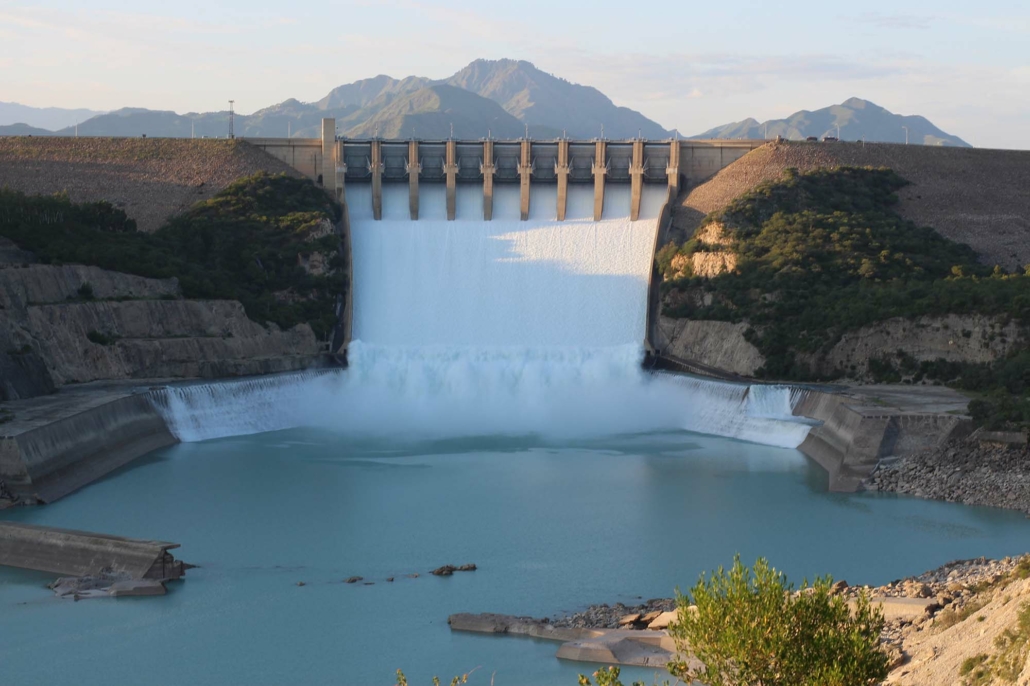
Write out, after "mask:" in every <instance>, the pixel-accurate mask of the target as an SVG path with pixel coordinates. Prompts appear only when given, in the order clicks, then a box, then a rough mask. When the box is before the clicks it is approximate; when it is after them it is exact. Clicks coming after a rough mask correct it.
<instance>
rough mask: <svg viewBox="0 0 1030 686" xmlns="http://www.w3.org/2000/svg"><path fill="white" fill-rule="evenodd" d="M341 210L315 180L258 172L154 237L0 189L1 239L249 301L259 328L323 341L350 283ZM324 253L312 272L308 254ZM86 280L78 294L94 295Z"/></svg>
mask: <svg viewBox="0 0 1030 686" xmlns="http://www.w3.org/2000/svg"><path fill="white" fill-rule="evenodd" d="M340 216H341V209H340V207H339V205H337V204H336V203H334V202H332V201H331V200H330V199H329V198H328V197H327V196H326V195H325V193H324V192H323V191H322V190H321V189H319V188H317V187H316V186H315V185H314V184H312V183H310V182H309V181H307V180H303V179H296V178H293V177H289V176H285V175H279V176H271V175H268V174H264V173H262V174H257V175H255V176H251V177H248V178H245V179H242V180H240V181H237V182H235V183H233V184H232V185H230V186H228V187H227V188H225V189H224V190H223V191H221V192H220V193H218V194H217V195H215V196H214V197H213V198H211V199H210V200H207V201H204V202H200V203H197V204H196V205H194V206H193V207H192V208H191V209H190V210H189V211H188V212H186V213H185V214H183V215H181V216H179V217H176V218H174V219H172V220H171V221H170V222H169V223H168V224H167V225H165V226H164V227H162V228H161V229H159V230H158V231H156V232H154V233H152V234H145V233H141V232H138V231H137V230H136V224H135V222H134V221H133V220H131V219H129V218H128V217H127V216H126V215H125V213H124V212H123V211H121V210H119V209H116V208H114V207H113V206H112V205H111V204H110V203H106V202H98V203H83V204H73V203H72V202H70V201H69V199H68V198H67V196H64V195H57V196H50V197H29V196H26V195H24V194H22V193H16V192H13V191H10V190H0V235H2V236H6V237H7V238H9V239H11V240H12V241H14V242H15V243H16V244H17V245H18V246H19V247H21V248H22V249H25V250H30V251H32V252H34V253H36V255H38V256H39V258H40V260H42V261H43V262H47V263H51V264H61V263H74V264H86V265H95V266H98V267H102V268H104V269H111V270H114V271H119V272H125V273H129V274H137V275H139V276H146V277H152V278H169V277H176V278H178V279H179V283H180V286H181V288H182V292H183V295H184V296H185V297H187V298H194V299H229V300H239V301H240V302H242V303H243V306H244V308H245V309H246V311H247V315H248V316H249V317H250V318H251V319H253V320H254V321H257V322H262V323H263V322H266V321H270V322H274V323H275V324H277V325H279V326H281V327H283V328H288V327H292V326H294V325H296V324H299V323H301V322H307V323H308V324H310V325H311V327H312V329H314V331H315V334H316V335H317V336H319V337H325V336H326V335H328V333H329V332H330V331H331V330H332V328H333V326H334V325H335V322H336V316H335V303H336V298H337V295H338V294H340V293H342V292H343V291H344V289H345V287H346V275H345V274H344V273H343V268H342V260H341V258H340V256H339V254H338V251H337V247H338V239H337V237H336V235H335V234H334V233H333V232H326V231H324V230H323V228H324V226H325V222H326V221H328V222H331V223H332V222H336V221H337V220H339V218H340ZM313 253H321V254H322V255H324V256H326V265H325V266H326V269H327V272H326V273H324V274H320V275H315V274H309V273H308V272H307V271H305V269H304V268H303V267H302V266H301V265H300V263H299V259H300V256H301V255H310V254H313ZM87 285H88V284H84V285H83V287H82V288H80V289H79V297H80V298H82V299H85V300H88V299H90V298H91V297H92V290H93V289H92V287H91V286H90V287H89V288H88V289H87V288H86V287H87Z"/></svg>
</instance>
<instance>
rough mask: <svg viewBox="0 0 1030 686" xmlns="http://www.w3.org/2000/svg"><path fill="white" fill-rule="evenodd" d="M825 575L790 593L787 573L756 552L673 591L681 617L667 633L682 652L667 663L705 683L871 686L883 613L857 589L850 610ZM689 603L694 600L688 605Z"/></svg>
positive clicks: (879, 657) (881, 660)
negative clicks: (692, 660)
mask: <svg viewBox="0 0 1030 686" xmlns="http://www.w3.org/2000/svg"><path fill="white" fill-rule="evenodd" d="M832 584H833V580H832V579H831V578H830V577H823V578H820V579H816V581H815V584H814V585H812V586H809V585H808V584H807V582H806V583H803V584H802V587H801V589H800V590H799V591H798V592H794V587H793V585H792V584H788V583H787V579H786V576H785V575H784V574H783V573H782V572H778V571H776V570H775V569H773V568H772V567H770V566H769V563H768V562H766V561H765V560H764V559H759V560H758V561H757V562H756V563H755V565H754V567H753V568H747V567H745V566H744V565H743V564H741V562H740V556H737V557H736V558H735V559H734V561H733V567H732V568H731V569H730V570H729V571H726V570H724V569H722V568H720V569H718V570H716V571H715V572H713V573H712V574H711V575H710V576H708V577H707V578H706V577H705V576H704V575H702V577H701V579H700V580H699V581H698V583H697V585H695V586H694V588H693V589H692V590H691V591H690V593H689V594H688V595H685V596H684V595H679V594H677V600H678V606H679V618H678V621H677V622H676V623H675V624H673V625H672V626H671V627H670V631H669V633H670V634H671V635H672V636H673V637H674V638H675V639H676V643H677V647H678V648H679V651H680V655H681V656H683V655H686V654H687V653H688V651H689V652H690V653H691V654H692V655H693V656H694V657H696V658H697V659H698V660H700V661H701V663H702V665H703V666H701V667H697V668H691V667H690V666H689V665H688V663H687V662H686V661H685V660H683V659H682V658H681V660H680V661H678V662H673V663H671V664H670V665H669V671H670V673H672V675H673V676H675V677H677V678H679V679H682V680H683V681H684V682H686V683H690V682H691V680H698V681H700V682H702V683H704V684H707V685H708V686H758V685H761V686H778V685H782V686H806V685H807V686H870V685H871V684H875V683H879V682H880V681H882V680H883V679H884V678H885V677H886V676H887V671H888V669H887V667H888V659H887V654H886V653H885V652H884V651H883V650H882V649H881V648H880V632H881V631H882V630H883V626H884V620H883V614H882V613H881V612H880V611H879V610H878V609H874V608H872V607H871V606H870V604H869V598H868V596H866V595H865V594H863V595H860V596H859V598H858V600H857V601H856V603H855V606H854V608H853V609H850V608H849V607H848V602H847V600H846V599H845V598H843V597H842V596H839V595H834V594H833V593H832V591H831V586H832ZM691 606H694V607H696V609H692V608H691Z"/></svg>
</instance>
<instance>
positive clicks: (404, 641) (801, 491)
mask: <svg viewBox="0 0 1030 686" xmlns="http://www.w3.org/2000/svg"><path fill="white" fill-rule="evenodd" d="M825 478H826V477H825V474H824V473H822V472H821V470H820V469H819V468H818V467H815V466H812V465H811V464H810V463H809V462H808V461H807V459H806V458H805V457H804V456H802V455H801V454H800V453H798V452H797V451H795V450H792V449H783V448H772V447H767V446H759V445H754V444H749V443H744V442H740V441H735V440H730V439H723V438H711V437H707V436H702V435H698V434H691V433H687V432H666V433H660V434H655V433H649V434H647V435H620V436H611V437H606V438H604V439H603V440H601V439H599V440H594V441H591V440H559V441H548V440H542V439H534V438H530V437H510V436H509V437H502V436H493V437H478V438H474V439H461V438H452V439H440V440H432V441H421V442H418V443H409V442H406V441H403V440H389V439H386V438H380V439H355V438H349V437H347V436H346V435H341V434H338V433H334V432H329V431H325V430H314V429H293V430H287V431H280V432H276V433H270V434H260V435H254V436H246V437H235V438H224V439H217V440H213V441H209V442H202V443H192V444H183V445H179V446H175V447H173V448H170V449H167V450H163V451H160V452H158V453H155V454H154V455H152V456H150V457H148V458H144V459H143V460H142V461H140V462H138V463H136V464H135V465H134V466H132V467H131V468H128V469H126V470H124V471H122V472H120V473H117V474H116V475H114V476H112V477H109V478H107V479H105V480H104V481H102V482H99V483H96V484H94V485H92V486H90V487H88V488H87V489H85V490H84V491H81V492H80V493H78V494H75V495H73V496H71V497H69V498H67V499H64V500H62V501H59V502H58V503H55V504H53V505H49V506H46V507H45V508H36V509H23V510H18V511H14V512H12V511H8V512H5V513H4V516H5V519H6V518H10V519H17V520H19V521H26V522H32V523H36V524H50V525H55V526H75V527H77V528H81V529H86V530H94V531H105V532H115V533H119V534H124V535H127V536H136V537H142V538H159V539H164V540H170V541H181V542H182V543H183V544H184V545H183V548H182V550H181V551H180V557H182V558H183V559H185V560H187V561H189V562H191V563H194V564H199V565H200V568H198V569H194V570H190V572H189V574H188V575H187V578H186V580H185V581H184V582H182V583H173V584H170V585H169V589H170V592H169V595H168V596H166V597H164V598H153V599H146V598H144V599H119V600H89V601H82V602H78V603H75V602H71V601H68V600H60V599H58V598H55V597H53V596H51V595H50V592H49V591H47V590H45V589H44V588H43V585H44V584H45V583H47V582H48V581H50V580H51V578H50V577H48V576H46V575H43V574H33V573H27V572H15V571H11V570H4V571H2V572H0V633H2V635H3V640H2V641H0V664H3V671H4V675H5V677H6V679H10V680H11V683H48V684H61V683H71V682H72V681H74V682H76V683H81V684H90V685H92V684H96V685H100V684H112V683H138V682H139V681H140V680H141V679H142V678H144V675H147V676H146V678H147V679H148V680H149V681H152V682H156V683H192V684H198V685H200V684H204V685H207V684H210V685H212V686H214V685H216V684H225V683H243V682H245V683H253V684H282V683H285V682H292V683H308V684H343V683H353V684H392V683H393V681H392V679H393V675H394V670H396V669H397V668H403V669H404V670H405V672H406V673H407V674H408V676H409V678H410V679H411V683H413V684H414V683H429V678H430V677H431V676H432V675H434V674H439V675H441V677H444V676H446V677H448V679H449V677H450V676H452V675H453V674H457V673H462V672H465V671H468V670H469V669H472V668H474V667H476V666H480V665H481V666H482V670H481V671H482V672H485V674H479V673H477V675H476V676H477V679H476V680H475V681H474V683H489V675H490V673H492V672H494V671H496V672H497V677H496V681H495V683H497V684H510V685H518V686H532V685H543V686H560V685H565V686H568V685H570V684H575V683H576V674H577V673H579V672H586V671H588V670H592V669H593V667H591V666H590V665H583V664H575V663H562V662H559V661H558V660H557V659H556V658H555V657H554V654H555V651H556V650H557V644H555V643H548V642H539V641H534V640H531V639H524V638H504V637H491V636H477V635H471V634H460V633H454V634H452V633H451V632H450V630H449V628H448V627H447V616H448V615H449V614H451V613H454V612H502V613H512V614H529V615H534V616H549V615H554V614H556V613H560V612H563V611H573V610H576V609H581V608H582V607H583V606H585V605H588V604H591V603H600V602H607V603H614V602H620V601H621V602H625V603H627V604H629V603H633V602H638V599H640V598H643V599H647V598H652V597H668V596H670V595H671V594H672V592H673V589H674V588H675V587H676V586H679V587H681V588H684V589H685V588H687V587H689V586H690V585H692V584H693V583H694V582H695V581H696V579H697V575H698V574H699V573H700V572H701V571H703V570H708V569H712V568H714V567H716V566H718V565H728V564H729V563H730V562H731V561H732V558H733V554H734V553H736V552H740V553H741V555H742V556H743V558H744V560H747V561H753V560H754V558H756V557H758V556H760V555H762V556H766V557H768V558H769V559H770V561H771V562H772V563H773V564H774V565H775V566H777V567H779V568H781V569H783V570H784V571H786V572H787V573H788V574H789V575H790V577H791V579H793V580H798V581H799V580H800V579H801V577H804V576H807V577H809V578H812V577H813V576H815V575H817V574H833V575H834V576H835V577H836V578H843V579H847V580H848V581H849V582H851V583H854V584H866V583H868V584H881V583H885V582H887V581H890V580H892V579H895V578H899V577H902V576H906V575H910V574H916V573H919V572H922V571H924V570H926V569H929V568H932V567H935V566H938V565H940V564H942V563H944V562H947V561H949V560H953V559H958V558H969V557H976V556H980V555H986V556H996V557H997V556H1005V555H1011V554H1018V553H1021V552H1025V550H1026V548H1027V543H1028V539H1030V536H1028V535H1030V526H1028V523H1027V520H1026V519H1025V518H1024V517H1023V516H1022V515H1019V514H1015V513H1011V512H1005V511H1000V510H990V509H981V508H971V507H964V506H960V505H954V504H946V503H938V502H928V501H922V500H916V499H911V498H903V497H895V496H890V495H882V496H880V495H874V494H857V495H851V494H848V495H842V494H830V493H827V492H826V487H825ZM466 562H474V563H476V564H477V565H478V567H479V569H478V570H477V571H475V572H469V573H458V574H455V575H454V576H452V577H444V578H438V577H434V576H432V575H429V574H427V572H428V571H429V570H431V569H434V568H435V567H438V566H440V565H443V564H462V563H466ZM410 573H418V574H419V575H420V576H419V577H418V578H407V577H406V575H407V574H410ZM351 576H362V577H364V579H365V580H366V581H370V582H374V584H375V585H372V586H365V585H363V583H357V584H344V583H342V582H343V580H344V579H346V578H348V577H351ZM388 577H394V578H395V581H394V582H392V583H389V582H387V581H386V579H387V578H388ZM298 582H304V583H305V584H306V585H305V586H297V583H298ZM624 673H626V674H640V672H639V671H637V670H628V669H627V670H624ZM640 676H641V677H647V678H648V679H649V678H650V676H651V674H650V673H644V674H640ZM416 679H417V681H416Z"/></svg>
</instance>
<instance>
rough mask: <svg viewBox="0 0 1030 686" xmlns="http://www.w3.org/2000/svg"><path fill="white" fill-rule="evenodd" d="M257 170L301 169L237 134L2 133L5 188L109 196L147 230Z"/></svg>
mask: <svg viewBox="0 0 1030 686" xmlns="http://www.w3.org/2000/svg"><path fill="white" fill-rule="evenodd" d="M258 172H268V173H270V174H289V175H291V176H297V177H300V176H301V174H300V172H298V171H296V170H294V169H293V168H292V167H290V166H289V165H288V164H286V163H285V162H282V161H280V160H277V159H276V158H274V157H272V156H271V155H269V154H268V153H266V152H264V151H262V150H259V149H258V148H255V147H254V146H251V145H249V144H247V143H246V142H244V141H237V140H216V139H175V138H62V137H43V138H38V137H9V138H0V188H3V187H7V188H10V189H12V190H17V191H22V192H23V193H26V194H29V195H49V194H52V193H63V192H67V193H68V195H69V197H70V198H71V200H72V202H95V201H99V200H106V201H107V202H110V203H111V204H112V205H114V206H115V207H118V208H121V209H123V210H125V213H126V214H127V215H128V216H129V217H130V218H131V219H135V220H136V223H137V226H138V227H139V229H140V230H142V231H154V230H156V229H158V228H160V227H161V226H162V225H163V224H164V223H165V222H166V221H167V220H168V219H169V218H170V217H172V216H174V215H177V214H179V213H180V212H183V211H184V210H186V209H188V208H189V207H190V206H192V205H193V204H194V203H196V202H198V201H201V200H207V199H209V198H211V197H212V196H213V195H214V194H215V193H217V192H218V191H220V190H222V189H223V188H225V187H226V186H228V185H229V184H230V183H232V182H233V181H235V180H237V179H240V178H243V177H245V176H250V175H252V174H256V173H258Z"/></svg>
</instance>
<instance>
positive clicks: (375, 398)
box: [160, 184, 808, 447]
mask: <svg viewBox="0 0 1030 686" xmlns="http://www.w3.org/2000/svg"><path fill="white" fill-rule="evenodd" d="M347 199H348V204H349V211H350V217H351V229H352V245H353V251H354V274H353V288H354V329H353V330H354V338H355V340H354V341H353V342H352V344H351V346H350V348H349V350H348V359H349V362H350V368H349V369H348V370H347V371H346V372H342V373H335V374H320V375H301V376H285V377H276V378H273V379H267V380H258V381H241V382H235V383H226V384H209V385H199V386H190V387H187V388H179V389H173V390H171V391H169V392H167V393H166V394H165V396H163V398H162V399H161V401H160V404H161V405H162V406H163V407H164V408H165V412H166V414H167V415H168V416H169V421H170V424H171V426H172V430H173V431H174V432H175V433H176V435H177V436H179V438H181V439H182V440H203V439H207V438H214V437H218V436H228V435H236V434H243V433H256V432H260V431H269V430H274V429H282V428H287V427H292V426H315V427H324V428H328V429H333V430H337V431H342V432H345V433H347V434H349V435H371V436H384V437H398V436H404V437H408V438H412V439H415V440H417V439H419V438H423V437H434V438H436V437H459V436H479V435H497V434H507V435H525V434H534V435H540V436H544V437H584V438H589V437H597V436H609V435H616V434H628V433H645V432H651V431H664V430H670V429H688V430H692V431H697V432H701V433H709V434H715V435H720V436H727V437H732V438H739V439H742V440H748V441H754V442H760V443H766V444H771V445H778V446H784V447H795V446H797V445H798V444H799V443H800V442H801V441H802V440H803V439H804V437H805V434H806V433H807V431H808V427H807V426H806V425H804V424H799V423H797V422H794V421H793V418H792V417H791V408H792V405H793V402H794V398H793V396H792V392H791V389H789V388H786V387H750V388H749V387H748V386H746V385H738V384H723V383H717V382H713V381H708V380H703V379H696V378H692V377H681V376H672V375H661V374H660V375H651V374H647V373H645V372H643V371H642V370H641V368H640V362H641V359H642V342H643V338H644V327H645V320H646V307H647V284H648V279H649V276H650V271H651V251H652V246H653V242H654V235H655V231H656V229H657V216H658V213H659V211H660V208H661V205H662V203H663V202H664V199H665V189H664V188H658V187H646V188H645V193H644V196H643V202H642V211H641V220H639V221H636V222H631V221H630V220H629V218H628V215H629V188H628V187H627V186H621V185H617V186H611V187H609V189H608V191H607V197H606V199H605V214H606V218H605V219H604V220H603V221H600V222H594V221H592V214H593V189H592V188H589V187H573V188H571V189H570V192H569V203H568V213H567V219H566V221H564V222H558V221H557V220H556V218H555V216H556V208H555V199H556V191H555V189H554V188H552V187H547V186H545V185H539V186H534V188H533V192H532V196H531V211H530V218H529V221H525V222H522V221H519V189H518V188H517V187H515V186H503V185H502V186H498V187H497V188H496V190H495V198H494V219H493V221H491V222H484V221H483V220H482V210H483V205H482V189H481V187H480V186H478V185H477V186H460V187H459V188H458V193H457V220H456V221H447V220H446V195H445V190H444V188H443V187H442V186H440V185H431V184H425V185H424V186H423V188H422V192H421V196H420V208H419V221H417V222H412V221H410V219H409V214H408V188H407V185H387V186H385V187H384V189H383V220H382V221H373V220H372V211H371V192H370V191H369V189H368V187H367V186H364V187H363V186H360V185H355V186H351V187H348V189H347Z"/></svg>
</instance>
